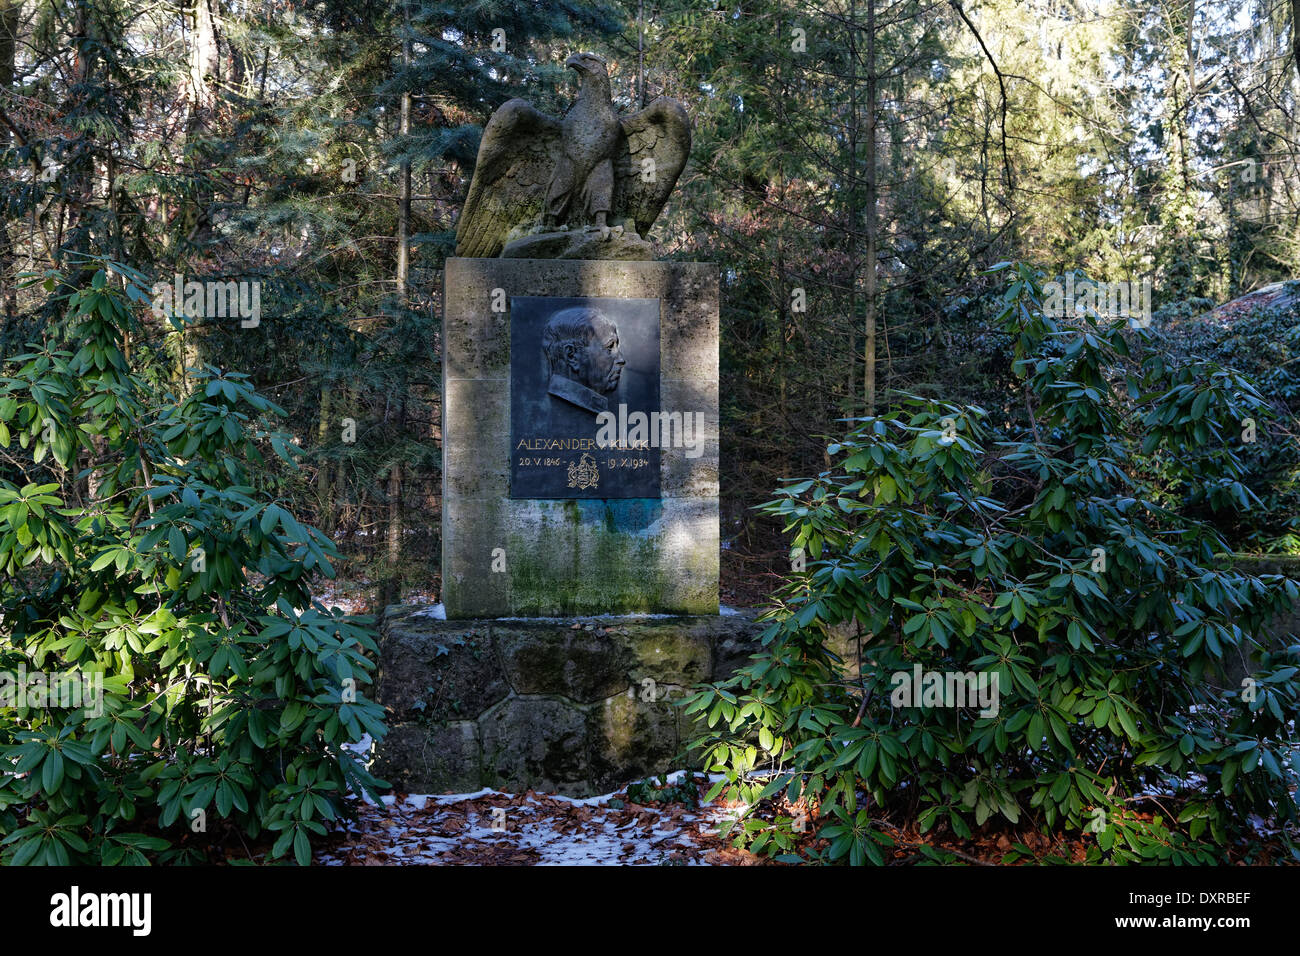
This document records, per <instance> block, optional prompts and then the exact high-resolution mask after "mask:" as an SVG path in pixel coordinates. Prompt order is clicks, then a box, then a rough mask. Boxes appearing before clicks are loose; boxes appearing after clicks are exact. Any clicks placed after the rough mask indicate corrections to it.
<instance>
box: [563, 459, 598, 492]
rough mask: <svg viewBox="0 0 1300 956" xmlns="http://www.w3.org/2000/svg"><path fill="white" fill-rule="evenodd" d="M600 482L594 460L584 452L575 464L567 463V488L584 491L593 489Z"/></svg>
mask: <svg viewBox="0 0 1300 956" xmlns="http://www.w3.org/2000/svg"><path fill="white" fill-rule="evenodd" d="M599 481H600V472H599V471H597V470H596V459H594V458H592V457H591V456H590V455H588V454H587V453H586V452H583V455H582V457H581V458H580V459H578V461H576V462H572V461H571V462H569V487H570V488H579V489H581V490H583V491H586V490H587V489H588V488H595V487H596V485H597V483H598V482H599Z"/></svg>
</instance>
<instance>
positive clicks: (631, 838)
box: [314, 774, 757, 866]
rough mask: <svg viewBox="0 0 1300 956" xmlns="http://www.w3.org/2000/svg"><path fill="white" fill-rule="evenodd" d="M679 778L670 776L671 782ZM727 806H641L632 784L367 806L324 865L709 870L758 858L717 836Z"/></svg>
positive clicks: (328, 847) (405, 798) (326, 851)
mask: <svg viewBox="0 0 1300 956" xmlns="http://www.w3.org/2000/svg"><path fill="white" fill-rule="evenodd" d="M681 776H682V775H681V774H674V775H670V777H669V778H668V779H669V781H670V783H672V782H675V781H679V780H680V779H681ZM731 812H734V811H729V810H728V809H727V807H726V806H725V805H723V804H721V803H714V804H708V805H704V806H692V805H691V804H690V803H687V802H649V803H636V802H634V801H632V800H629V799H628V794H627V788H626V787H625V788H623V789H622V790H619V791H616V792H614V793H610V794H605V795H604V796H599V797H589V798H586V799H577V798H574V797H563V796H557V795H554V794H545V793H535V792H533V791H531V790H530V791H528V792H526V793H521V794H511V793H502V792H500V791H496V790H480V791H478V792H477V793H467V794H448V795H441V796H428V795H404V794H396V795H389V796H385V797H384V801H383V803H382V804H375V803H371V802H369V801H366V802H365V803H363V804H362V805H361V807H360V816H359V819H358V820H357V821H355V822H353V823H349V824H347V825H346V827H345V828H344V829H343V830H341V831H340V832H338V833H336V834H334V835H333V836H332V837H331V838H329V839H328V840H326V841H325V842H323V843H321V845H320V846H319V847H318V848H317V850H316V856H315V861H314V862H316V863H317V864H318V865H324V866H392V865H407V866H409V865H428V864H433V865H468V866H556V865H586V866H590V865H612V866H701V865H705V866H707V865H724V866H725V865H746V864H748V863H752V862H757V858H756V857H754V856H752V855H751V854H749V853H745V852H743V851H740V850H733V849H731V848H729V847H728V846H727V843H726V842H725V841H724V840H723V839H722V838H721V837H720V836H719V835H718V827H719V826H720V825H721V824H722V823H724V822H725V821H726V819H727V817H728V815H729V813H731Z"/></svg>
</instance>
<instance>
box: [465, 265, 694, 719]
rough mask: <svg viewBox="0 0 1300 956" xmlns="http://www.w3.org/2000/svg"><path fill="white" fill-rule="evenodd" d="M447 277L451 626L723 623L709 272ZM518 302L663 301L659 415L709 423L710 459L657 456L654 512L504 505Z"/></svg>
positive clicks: (641, 505)
mask: <svg viewBox="0 0 1300 956" xmlns="http://www.w3.org/2000/svg"><path fill="white" fill-rule="evenodd" d="M445 276H446V289H445V296H444V310H443V311H444V321H443V341H442V348H443V429H442V434H443V500H442V513H443V555H442V598H443V603H444V605H445V607H446V611H447V617H448V618H452V619H458V618H459V619H464V618H496V617H510V616H528V617H533V616H543V617H544V616H557V615H572V614H619V613H625V612H668V613H677V614H716V613H717V611H718V552H719V540H718V278H717V270H716V268H715V267H714V266H711V265H709V264H706V263H694V262H618V261H587V260H538V259H459V258H453V259H448V260H447V266H446V273H445ZM521 296H531V297H556V298H574V297H599V298H609V299H617V298H625V299H654V300H658V302H659V321H660V326H659V401H660V404H661V407H662V408H663V409H665V410H680V411H689V412H696V411H700V412H703V414H704V419H703V421H704V446H703V454H701V455H700V456H699V457H690V456H688V454H687V450H686V449H685V448H680V447H679V448H671V447H669V448H661V449H660V450H659V488H660V495H661V496H660V497H658V498H618V499H615V498H608V499H601V498H591V497H587V498H584V499H580V500H575V499H569V500H564V499H542V498H532V499H529V498H521V497H519V496H518V495H516V496H515V497H512V495H511V488H510V480H511V477H510V476H511V455H512V453H513V451H514V449H513V448H512V447H511V421H510V409H511V356H510V341H511V334H510V333H511V327H510V313H509V311H508V309H509V303H510V300H511V298H513V297H521ZM557 732H558V731H557ZM575 732H576V731H575Z"/></svg>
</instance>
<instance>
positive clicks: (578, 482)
mask: <svg viewBox="0 0 1300 956" xmlns="http://www.w3.org/2000/svg"><path fill="white" fill-rule="evenodd" d="M620 409H622V410H623V411H624V413H628V412H631V411H643V412H646V413H649V412H652V411H657V410H658V409H659V300H658V299H613V298H596V297H590V298H587V297H584V298H560V297H555V298H551V297H543V296H515V297H513V298H511V300H510V430H511V436H510V444H511V466H510V497H512V498H657V497H659V494H660V489H659V449H658V448H651V447H601V446H600V444H599V443H598V442H597V434H598V431H599V428H598V416H600V415H601V413H605V412H608V413H611V414H616V413H618V412H619V410H620Z"/></svg>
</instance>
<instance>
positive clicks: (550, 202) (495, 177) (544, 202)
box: [456, 53, 691, 258]
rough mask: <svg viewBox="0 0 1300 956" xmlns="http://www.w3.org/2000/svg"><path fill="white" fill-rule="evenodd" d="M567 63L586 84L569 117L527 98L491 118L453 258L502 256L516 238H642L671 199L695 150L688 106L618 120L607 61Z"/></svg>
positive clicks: (659, 106) (663, 100) (656, 107)
mask: <svg viewBox="0 0 1300 956" xmlns="http://www.w3.org/2000/svg"><path fill="white" fill-rule="evenodd" d="M564 65H565V66H567V67H570V68H572V69H574V70H576V71H577V72H578V75H579V77H580V83H581V86H580V89H579V92H578V98H577V100H576V101H575V102H574V104H573V106H572V107H570V109H569V111H568V113H566V114H565V116H564V118H563V119H562V120H558V119H556V118H555V117H553V116H547V115H546V114H545V113H541V112H538V111H537V110H535V109H533V108H532V106H530V105H529V104H528V102H527V101H526V100H522V99H513V100H510V101H509V102H507V103H505V104H503V105H502V106H501V107H500V108H499V109H498V110H497V111H496V112H495V113H493V114H492V118H491V119H490V120H488V124H487V127H486V128H485V129H484V130H483V140H482V142H481V143H480V144H479V150H478V162H477V164H476V165H475V167H474V176H473V180H472V181H471V183H470V187H469V196H468V198H467V199H466V200H465V208H464V210H463V211H462V212H461V216H460V221H459V222H458V223H457V226H456V255H458V256H467V257H471V258H475V257H477V258H491V257H495V256H500V255H501V254H502V252H503V251H504V250H505V249H506V244H507V242H509V241H510V240H512V239H518V238H519V237H521V236H526V235H529V234H534V235H535V234H541V233H554V232H559V231H564V230H568V229H572V228H578V227H582V228H583V229H584V230H589V231H593V232H596V233H599V238H600V239H601V240H609V239H610V238H611V237H614V236H622V235H624V234H625V233H626V232H627V230H629V229H631V230H635V232H636V234H637V237H639V239H644V238H645V236H646V234H647V233H648V232H649V230H650V226H651V225H652V224H653V223H654V221H655V218H656V217H657V216H658V215H659V212H660V210H662V209H663V207H664V203H665V202H667V201H668V195H669V193H671V192H672V191H673V186H675V185H676V183H677V177H678V176H680V175H681V171H682V168H683V167H684V166H685V165H686V157H687V155H688V154H689V153H690V149H691V128H690V122H689V120H688V119H687V117H686V110H685V109H683V108H682V105H681V104H680V103H678V102H677V101H676V100H670V99H668V98H667V97H662V96H661V97H659V98H658V99H656V100H655V101H654V102H652V103H651V104H650V105H649V106H647V107H646V108H645V109H643V110H641V111H640V112H639V113H633V114H631V115H629V116H622V117H620V116H619V115H618V114H617V113H616V112H614V105H613V102H612V101H611V99H610V92H609V72H608V69H607V68H606V65H605V60H604V59H603V58H602V57H599V56H597V55H596V54H594V53H575V54H574V55H573V56H571V57H569V58H568V60H566V61H565V64H564ZM507 254H509V253H507Z"/></svg>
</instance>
